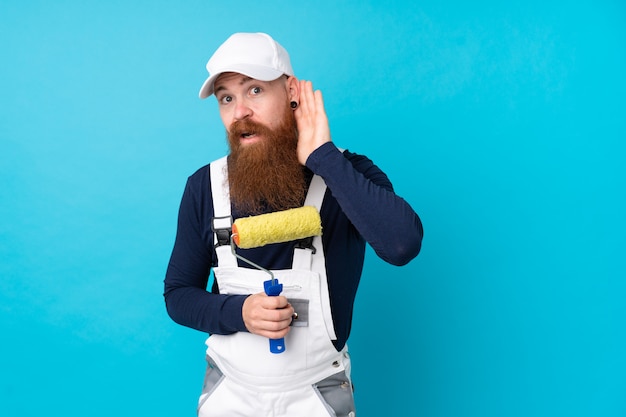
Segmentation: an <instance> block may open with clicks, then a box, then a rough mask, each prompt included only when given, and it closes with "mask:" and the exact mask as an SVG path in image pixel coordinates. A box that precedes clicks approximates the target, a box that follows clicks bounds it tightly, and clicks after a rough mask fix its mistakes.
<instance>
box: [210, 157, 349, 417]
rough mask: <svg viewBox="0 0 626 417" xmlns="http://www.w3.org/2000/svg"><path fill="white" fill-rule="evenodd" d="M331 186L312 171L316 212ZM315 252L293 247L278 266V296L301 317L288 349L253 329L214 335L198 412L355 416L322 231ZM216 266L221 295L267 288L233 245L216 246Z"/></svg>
mask: <svg viewBox="0 0 626 417" xmlns="http://www.w3.org/2000/svg"><path fill="white" fill-rule="evenodd" d="M210 168H211V187H212V190H213V206H214V210H215V217H224V216H230V198H229V196H228V183H227V180H226V177H227V176H226V157H224V158H222V159H219V160H217V161H215V162H212V163H211V165H210ZM325 190H326V185H325V184H324V181H323V180H322V179H321V177H319V176H314V177H313V180H312V182H311V185H310V187H309V191H308V194H307V197H306V201H305V203H304V204H305V205H311V206H314V207H316V208H317V209H318V210H319V209H320V208H321V204H322V200H323V197H324V193H325ZM313 246H314V248H315V250H311V249H303V248H296V249H294V257H293V258H294V259H293V265H292V269H287V270H273V271H272V272H273V273H274V276H275V277H276V278H277V279H278V281H279V282H280V283H281V284H283V292H282V293H281V295H284V296H285V297H287V299H288V300H289V302H290V303H291V304H292V306H294V309H295V311H296V313H297V314H298V318H297V319H296V320H294V323H293V327H292V328H291V330H290V331H289V333H288V334H287V335H286V336H285V351H284V352H282V353H279V354H274V353H271V352H270V350H269V341H268V339H267V338H265V337H262V336H258V335H255V334H252V333H248V332H237V333H234V334H231V335H217V334H214V335H211V336H210V337H209V338H208V339H207V341H206V344H207V346H208V348H207V361H208V363H209V365H208V367H207V374H206V377H205V381H204V387H203V391H202V395H201V396H200V400H199V405H198V415H199V416H203V417H209V416H228V417H232V416H271V417H279V416H311V417H313V416H354V415H355V414H354V400H353V397H352V383H351V381H350V358H349V355H348V351H347V346H346V347H345V348H344V349H343V350H342V351H341V352H337V350H336V349H335V347H334V345H333V344H332V340H334V339H336V336H335V332H334V328H333V322H332V315H331V311H330V300H329V295H328V283H327V280H326V268H325V262H324V251H323V248H322V241H321V237H320V236H316V237H315V238H314V239H313ZM216 253H217V257H218V266H217V267H216V268H214V274H215V277H216V279H217V283H218V286H219V290H220V293H221V294H254V293H259V292H263V282H264V281H266V280H268V279H270V276H269V274H268V273H267V272H264V271H261V270H258V269H249V268H240V267H238V266H237V258H236V257H235V256H234V255H233V254H232V252H231V248H230V246H229V245H222V246H217V247H216Z"/></svg>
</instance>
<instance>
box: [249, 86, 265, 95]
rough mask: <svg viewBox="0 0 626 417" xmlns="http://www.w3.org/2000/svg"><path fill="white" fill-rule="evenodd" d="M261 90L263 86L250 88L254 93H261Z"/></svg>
mask: <svg viewBox="0 0 626 417" xmlns="http://www.w3.org/2000/svg"><path fill="white" fill-rule="evenodd" d="M261 91H262V90H261V87H252V89H251V90H250V92H251V93H252V94H259V93H260V92H261Z"/></svg>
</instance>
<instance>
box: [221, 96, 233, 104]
mask: <svg viewBox="0 0 626 417" xmlns="http://www.w3.org/2000/svg"><path fill="white" fill-rule="evenodd" d="M231 101H233V98H232V97H231V96H224V97H222V98H221V99H220V103H222V104H228V103H230V102H231Z"/></svg>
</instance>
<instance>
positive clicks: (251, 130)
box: [228, 119, 271, 138]
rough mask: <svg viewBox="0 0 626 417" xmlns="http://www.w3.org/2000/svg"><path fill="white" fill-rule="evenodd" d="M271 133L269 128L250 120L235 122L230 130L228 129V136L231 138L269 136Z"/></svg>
mask: <svg viewBox="0 0 626 417" xmlns="http://www.w3.org/2000/svg"><path fill="white" fill-rule="evenodd" d="M270 133H271V130H270V128H269V127H267V126H265V125H264V124H261V123H257V122H253V121H252V120H248V119H243V120H237V121H235V122H233V123H232V124H231V125H230V129H228V135H229V136H230V137H231V138H240V137H242V136H243V135H255V134H257V135H258V134H261V135H267V134H270Z"/></svg>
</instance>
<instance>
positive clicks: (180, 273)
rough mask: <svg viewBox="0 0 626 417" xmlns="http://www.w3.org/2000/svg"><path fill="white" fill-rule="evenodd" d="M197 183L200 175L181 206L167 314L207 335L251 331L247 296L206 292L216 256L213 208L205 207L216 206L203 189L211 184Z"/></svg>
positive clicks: (167, 288)
mask: <svg viewBox="0 0 626 417" xmlns="http://www.w3.org/2000/svg"><path fill="white" fill-rule="evenodd" d="M206 176H207V177H208V173H206ZM197 179H198V174H196V175H195V176H192V177H190V178H189V179H188V180H187V185H186V186H185V191H184V193H183V197H182V201H181V204H180V209H179V213H178V229H177V232H176V240H175V242H174V248H173V250H172V255H171V257H170V261H169V264H168V267H167V272H166V275H165V292H164V297H165V304H166V308H167V312H168V314H169V315H170V317H171V318H172V320H174V321H175V322H176V323H179V324H181V325H184V326H187V327H191V328H193V329H196V330H200V331H204V332H207V333H213V334H231V333H234V332H237V331H247V329H246V327H245V325H244V322H243V318H242V315H241V307H242V306H243V302H244V301H245V299H246V297H247V295H224V294H214V293H211V292H208V291H207V290H206V287H207V283H208V279H209V274H210V272H211V266H212V265H213V258H214V256H215V255H214V251H213V249H212V245H211V244H210V242H212V236H207V232H206V230H207V227H206V224H205V222H206V217H205V214H204V213H205V212H206V210H207V209H209V210H208V211H210V212H211V213H212V212H213V208H212V207H209V208H207V207H204V206H203V205H205V204H212V203H211V201H210V199H207V198H204V193H202V188H203V187H207V186H210V185H209V184H208V181H198V180H197ZM205 193H206V191H205ZM208 195H210V190H209V194H208ZM209 229H210V228H209ZM208 242H209V243H208Z"/></svg>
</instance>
